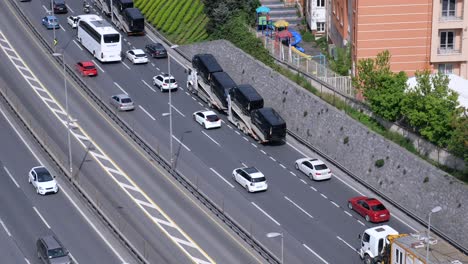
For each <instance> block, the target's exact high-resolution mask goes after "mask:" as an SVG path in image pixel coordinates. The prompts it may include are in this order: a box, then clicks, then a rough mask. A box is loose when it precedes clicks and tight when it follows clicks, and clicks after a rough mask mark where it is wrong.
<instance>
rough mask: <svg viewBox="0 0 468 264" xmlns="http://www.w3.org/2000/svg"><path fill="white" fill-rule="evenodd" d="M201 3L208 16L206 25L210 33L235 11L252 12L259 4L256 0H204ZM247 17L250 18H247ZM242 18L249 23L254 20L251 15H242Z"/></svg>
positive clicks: (231, 16)
mask: <svg viewBox="0 0 468 264" xmlns="http://www.w3.org/2000/svg"><path fill="white" fill-rule="evenodd" d="M203 3H204V4H205V12H206V14H207V16H208V17H209V18H210V22H209V24H208V25H207V31H208V33H210V34H211V33H214V32H215V31H217V30H219V28H220V27H223V26H224V25H225V24H226V23H228V21H229V20H230V19H231V18H233V17H234V16H235V15H236V13H239V12H240V13H247V14H254V13H255V8H257V7H258V6H260V2H259V1H258V0H224V1H219V0H204V1H203ZM247 18H251V19H250V20H248V19H247ZM244 19H245V22H247V23H248V24H249V25H252V24H253V23H254V22H255V21H254V17H253V16H248V17H244ZM243 24H244V23H243Z"/></svg>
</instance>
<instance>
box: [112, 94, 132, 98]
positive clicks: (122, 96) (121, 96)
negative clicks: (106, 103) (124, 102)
mask: <svg viewBox="0 0 468 264" xmlns="http://www.w3.org/2000/svg"><path fill="white" fill-rule="evenodd" d="M114 96H117V97H119V98H130V96H128V94H115V95H114Z"/></svg>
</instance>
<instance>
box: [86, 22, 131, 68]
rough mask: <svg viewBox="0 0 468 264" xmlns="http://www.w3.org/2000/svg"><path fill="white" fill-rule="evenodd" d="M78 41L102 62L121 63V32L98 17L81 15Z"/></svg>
mask: <svg viewBox="0 0 468 264" xmlns="http://www.w3.org/2000/svg"><path fill="white" fill-rule="evenodd" d="M79 17H80V22H79V24H78V41H79V42H80V43H81V45H83V47H85V48H86V49H87V50H88V51H89V52H91V54H93V56H94V57H95V58H96V59H98V60H99V61H101V62H110V61H121V52H122V42H121V37H120V34H119V32H117V30H115V29H114V28H113V27H112V26H111V25H110V24H109V23H108V22H107V21H106V20H104V19H102V18H101V17H100V16H97V15H80V16H79Z"/></svg>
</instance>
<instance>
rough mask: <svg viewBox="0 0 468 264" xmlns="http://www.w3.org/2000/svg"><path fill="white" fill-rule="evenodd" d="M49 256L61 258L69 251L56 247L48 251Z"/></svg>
mask: <svg viewBox="0 0 468 264" xmlns="http://www.w3.org/2000/svg"><path fill="white" fill-rule="evenodd" d="M48 255H49V258H60V257H65V256H66V255H67V252H65V250H63V248H54V249H50V250H49V251H48Z"/></svg>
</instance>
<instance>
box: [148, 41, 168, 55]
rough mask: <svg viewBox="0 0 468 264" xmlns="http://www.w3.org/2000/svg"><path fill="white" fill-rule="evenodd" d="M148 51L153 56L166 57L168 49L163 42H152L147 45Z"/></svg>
mask: <svg viewBox="0 0 468 264" xmlns="http://www.w3.org/2000/svg"><path fill="white" fill-rule="evenodd" d="M145 50H146V53H148V54H149V55H150V56H151V57H153V58H166V57H167V51H166V49H165V48H164V46H163V45H162V44H161V43H152V44H148V45H146V46H145Z"/></svg>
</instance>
